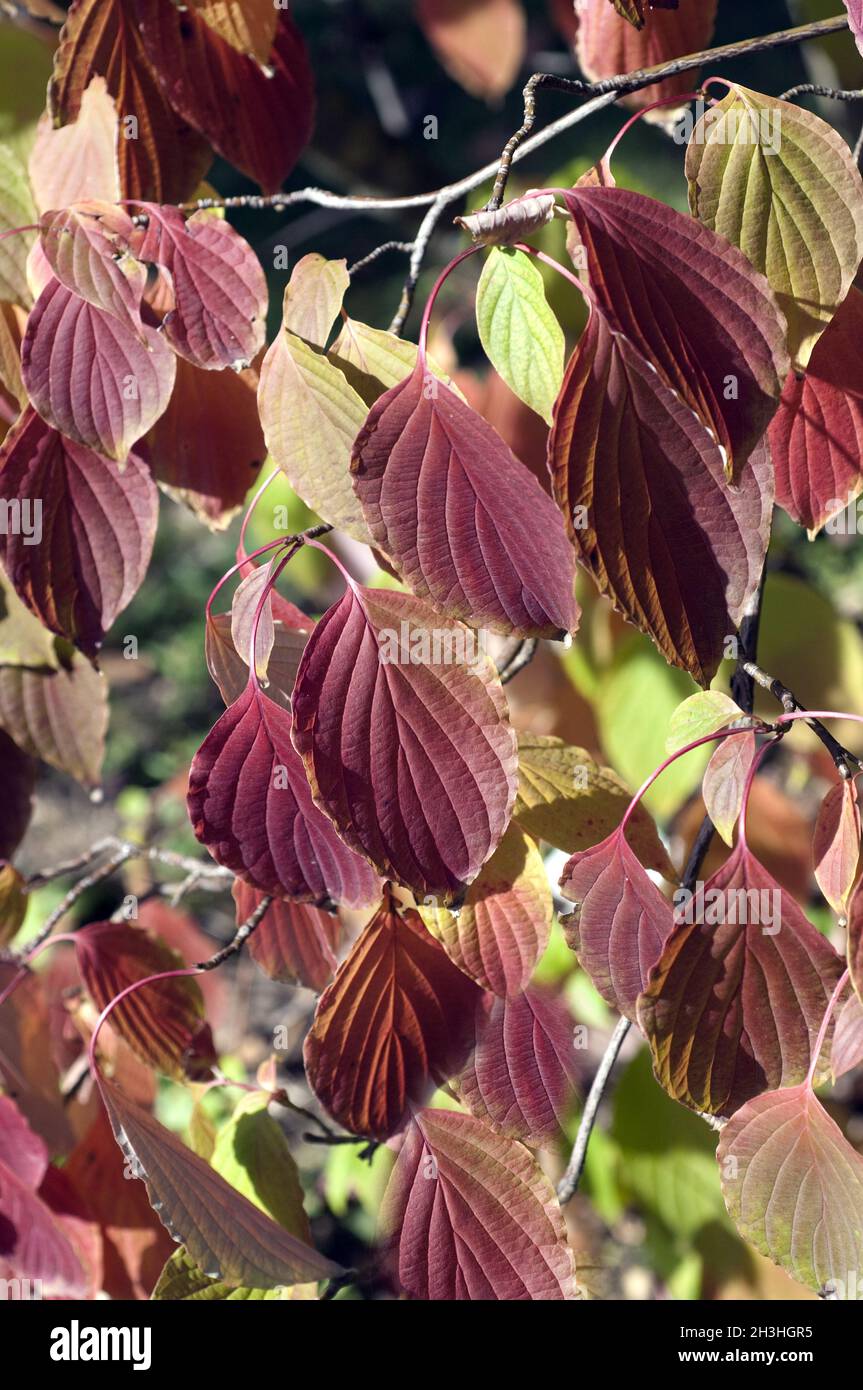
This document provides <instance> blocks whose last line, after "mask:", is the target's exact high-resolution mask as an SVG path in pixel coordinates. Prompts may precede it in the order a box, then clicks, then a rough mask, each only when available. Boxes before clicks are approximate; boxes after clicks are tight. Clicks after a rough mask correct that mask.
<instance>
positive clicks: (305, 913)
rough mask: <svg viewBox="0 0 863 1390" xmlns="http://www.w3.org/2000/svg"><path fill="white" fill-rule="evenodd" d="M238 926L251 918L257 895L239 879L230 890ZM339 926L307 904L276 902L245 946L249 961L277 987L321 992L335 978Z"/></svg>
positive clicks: (282, 899) (334, 919)
mask: <svg viewBox="0 0 863 1390" xmlns="http://www.w3.org/2000/svg"><path fill="white" fill-rule="evenodd" d="M231 891H232V893H233V895H234V902H235V903H236V905H237V922H238V923H240V922H245V921H246V920H247V919H248V918H249V917H251V915H252V913H253V912H254V910H255V908H256V907H257V905H258V903H259V902H260V900H261V894H260V893H258V892H257V891H256V890H255V889H254V888H250V887H249V885H248V884H247V883H243V882H242V880H241V879H237V880H236V881H235V883H234V886H233V888H232V890H231ZM340 936H341V924H340V922H339V919H338V917H336V916H335V914H334V913H331V912H322V911H321V909H320V908H317V907H314V906H312V904H311V903H295V902H290V901H289V900H288V899H287V898H276V900H275V902H273V903H272V904H271V906H270V907H269V908H268V909H267V913H266V915H265V917H264V919H263V921H262V922H261V924H260V925H259V926H258V927H256V928H255V931H254V933H253V934H252V937H251V939H250V941H249V945H248V951H249V955H250V956H251V957H252V960H253V961H254V962H255V964H256V965H259V966H260V968H261V969H262V970H263V972H264V974H265V975H268V976H269V977H270V979H271V980H278V981H279V983H280V984H288V985H293V984H300V985H305V986H306V987H307V988H308V989H313V990H316V991H318V992H319V991H320V990H322V989H323V988H324V987H325V985H328V984H329V982H330V980H331V979H332V978H333V975H334V973H335V969H336V950H337V948H338V945H339V938H340Z"/></svg>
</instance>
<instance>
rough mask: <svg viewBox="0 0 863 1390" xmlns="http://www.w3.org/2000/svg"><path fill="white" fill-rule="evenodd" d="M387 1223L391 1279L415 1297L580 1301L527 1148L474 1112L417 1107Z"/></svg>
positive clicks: (561, 1232)
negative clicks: (494, 1128)
mask: <svg viewBox="0 0 863 1390" xmlns="http://www.w3.org/2000/svg"><path fill="white" fill-rule="evenodd" d="M381 1227H382V1234H383V1236H384V1239H385V1243H386V1249H387V1253H388V1255H389V1256H390V1259H391V1260H392V1264H393V1272H394V1275H395V1278H396V1279H397V1281H398V1283H399V1285H400V1286H401V1287H402V1288H403V1289H404V1291H405V1293H407V1294H409V1295H410V1296H411V1297H412V1298H419V1299H424V1300H431V1301H433V1302H451V1301H453V1300H462V1299H465V1300H473V1301H477V1302H486V1301H492V1300H494V1301H497V1300H500V1301H502V1302H520V1301H540V1302H553V1301H561V1300H563V1299H571V1298H574V1297H575V1282H574V1270H573V1261H572V1252H571V1251H570V1249H569V1247H568V1245H567V1240H566V1228H565V1226H564V1223H563V1216H562V1214H561V1210H560V1207H559V1206H558V1203H557V1198H556V1197H555V1195H554V1190H553V1188H552V1186H551V1184H550V1182H549V1181H548V1178H547V1177H546V1176H545V1174H544V1173H543V1172H542V1170H541V1168H540V1167H539V1164H538V1163H537V1161H536V1159H535V1158H534V1156H533V1154H531V1152H530V1150H529V1149H526V1148H525V1147H524V1145H523V1144H520V1143H518V1141H517V1140H515V1139H508V1138H506V1137H505V1136H504V1135H500V1134H495V1133H494V1132H493V1131H492V1130H490V1129H489V1128H488V1126H487V1125H484V1124H483V1123H482V1122H481V1121H480V1120H476V1119H474V1117H473V1116H472V1115H460V1114H458V1113H456V1112H454V1111H451V1110H422V1111H420V1113H419V1114H418V1115H417V1116H416V1118H415V1119H414V1121H413V1123H412V1124H411V1125H410V1128H409V1129H408V1132H407V1136H406V1138H405V1142H404V1144H403V1145H402V1148H401V1152H400V1153H399V1156H398V1160H397V1162H396V1166H395V1168H394V1169H393V1171H392V1174H391V1176H390V1180H389V1184H388V1186H387V1190H386V1193H385V1195H384V1202H383V1207H382V1210H381Z"/></svg>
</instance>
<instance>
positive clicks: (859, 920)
mask: <svg viewBox="0 0 863 1390" xmlns="http://www.w3.org/2000/svg"><path fill="white" fill-rule="evenodd" d="M847 955H848V969H849V971H850V974H851V983H852V985H853V986H854V989H855V990H856V992H857V997H858V998H859V999H861V1000H863V892H861V891H860V890H859V888H858V890H857V891H856V892H855V894H854V896H853V898H852V899H851V907H850V910H849V912H848V943H847Z"/></svg>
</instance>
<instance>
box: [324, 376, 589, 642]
mask: <svg viewBox="0 0 863 1390" xmlns="http://www.w3.org/2000/svg"><path fill="white" fill-rule="evenodd" d="M351 468H352V470H353V472H354V475H355V476H354V490H355V492H356V494H357V497H358V498H359V500H360V503H361V505H362V508H363V515H364V516H365V519H366V522H367V524H368V527H369V530H370V531H371V534H372V537H373V539H374V541H375V543H376V544H377V545H378V546H380V548H381V550H383V551H384V553H385V554H386V555H387V557H388V558H389V559H390V560H391V561H392V563H393V565H394V567H395V569H396V570H397V571H398V574H399V577H400V578H402V579H403V580H404V581H405V583H407V584H408V585H409V586H410V587H411V589H413V591H414V593H415V594H416V595H417V596H418V597H419V598H422V599H426V600H428V602H429V603H432V604H433V605H434V606H435V608H436V609H437V610H438V611H439V612H441V613H446V614H447V615H448V616H449V617H453V618H461V619H463V620H464V621H466V622H469V623H471V624H472V625H474V626H476V627H490V628H491V629H492V630H493V631H496V632H512V633H517V634H519V635H520V636H534V637H562V636H563V635H564V634H565V633H567V632H569V631H571V630H573V629H574V628H575V626H576V624H577V622H578V609H577V606H576V603H575V598H574V595H573V584H574V578H575V570H574V560H573V556H572V550H571V548H570V546H569V545H568V544H567V540H566V535H565V532H564V528H563V526H562V525H561V523H560V517H559V516H558V515H557V514H556V512H555V508H554V506H553V504H552V503H551V501H550V500H549V498H548V497H547V496H546V494H545V493H544V492H543V490H542V488H541V487H540V485H539V483H538V482H537V481H536V479H535V478H534V477H533V475H532V474H531V473H530V472H529V470H528V469H527V468H525V466H524V464H523V463H520V462H519V460H518V459H517V458H516V457H515V454H513V453H512V451H511V450H510V449H509V447H508V446H507V445H506V444H505V443H504V441H503V440H502V439H501V438H500V436H499V435H498V434H497V433H496V432H495V430H493V429H492V427H491V425H489V424H487V423H486V422H485V420H483V419H482V417H481V416H480V415H477V414H476V412H475V411H473V410H471V409H470V407H469V406H467V405H465V404H464V402H463V401H461V400H459V398H458V396H457V395H456V394H455V392H454V391H451V390H450V389H449V388H448V387H447V386H445V385H444V384H443V382H440V381H438V380H437V378H435V377H433V376H431V375H430V374H428V373H427V371H426V369H425V367H424V365H423V363H422V362H421V361H418V362H417V365H416V367H415V368H414V371H413V372H412V374H411V375H410V376H409V377H406V378H405V380H404V381H402V382H400V383H399V384H398V385H397V386H394V387H392V389H391V390H389V391H386V392H384V394H383V395H382V396H381V397H380V399H379V400H378V401H377V402H376V403H375V405H374V406H373V407H372V409H371V411H370V413H369V416H368V419H367V420H366V423H365V425H364V426H363V428H362V430H361V431H360V433H359V435H358V436H357V439H356V443H355V444H354V452H353V457H352V460H351ZM537 534H542V538H543V543H542V545H541V546H537V545H536V544H535V537H536V535H537Z"/></svg>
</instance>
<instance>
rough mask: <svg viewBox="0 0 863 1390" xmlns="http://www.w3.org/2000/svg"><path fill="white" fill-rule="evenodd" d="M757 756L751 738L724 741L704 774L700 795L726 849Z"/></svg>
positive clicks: (735, 737) (737, 735) (713, 755)
mask: <svg viewBox="0 0 863 1390" xmlns="http://www.w3.org/2000/svg"><path fill="white" fill-rule="evenodd" d="M755 753H756V742H755V735H754V734H736V735H735V736H734V738H726V739H723V741H722V743H720V744H719V746H718V747H717V749H716V751H715V752H714V753H713V754H712V756H711V759H710V762H709V763H708V764H707V767H706V768H705V772H704V778H703V780H702V783H701V793H702V795H703V797H704V805H705V808H706V810H707V814H708V815H709V817H710V819H711V820H712V821H713V824H714V826H715V827H716V830H717V831H718V832H719V834H720V836H721V837H722V839H723V840H724V841H725V843H726V844H727V845H733V843H734V827H735V825H736V824H737V821H738V819H739V817H740V811H741V808H742V806H743V794H744V792H745V790H746V781H747V778H748V776H749V770H750V768H751V767H752V762H753V759H754V757H755Z"/></svg>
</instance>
